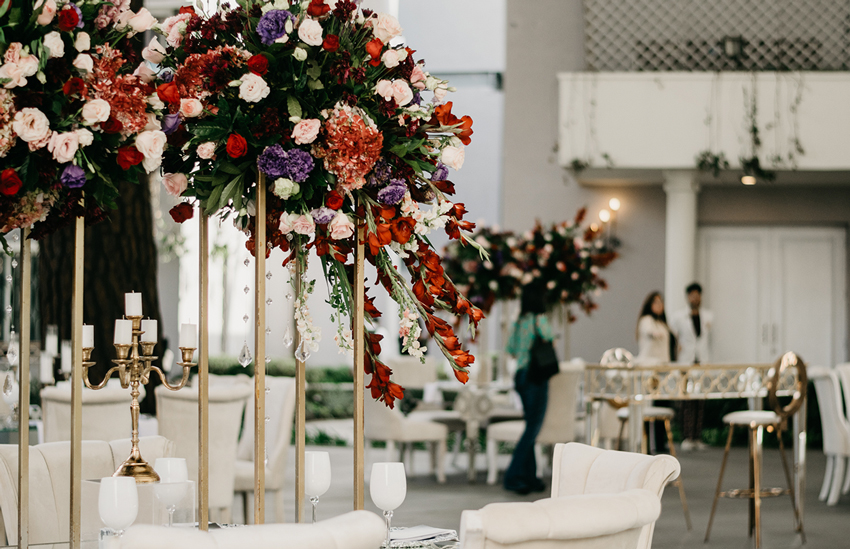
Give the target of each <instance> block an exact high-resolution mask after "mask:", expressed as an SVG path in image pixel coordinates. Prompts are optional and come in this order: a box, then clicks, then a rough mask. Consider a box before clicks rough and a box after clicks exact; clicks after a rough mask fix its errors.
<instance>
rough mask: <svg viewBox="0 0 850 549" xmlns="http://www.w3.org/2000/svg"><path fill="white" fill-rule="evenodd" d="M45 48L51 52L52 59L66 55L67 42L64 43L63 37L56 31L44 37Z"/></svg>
mask: <svg viewBox="0 0 850 549" xmlns="http://www.w3.org/2000/svg"><path fill="white" fill-rule="evenodd" d="M44 47H45V48H47V49H49V50H50V57H63V56H64V55H65V42H63V41H62V35H61V34H59V33H58V32H56V31H53V32H48V33H47V34H45V35H44Z"/></svg>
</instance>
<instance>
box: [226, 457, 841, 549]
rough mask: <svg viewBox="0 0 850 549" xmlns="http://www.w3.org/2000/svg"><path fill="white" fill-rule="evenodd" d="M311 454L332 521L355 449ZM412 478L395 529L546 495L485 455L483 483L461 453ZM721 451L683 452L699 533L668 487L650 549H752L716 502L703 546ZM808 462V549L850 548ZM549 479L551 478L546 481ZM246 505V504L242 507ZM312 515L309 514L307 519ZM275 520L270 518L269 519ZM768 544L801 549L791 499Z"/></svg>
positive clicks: (768, 518) (732, 475)
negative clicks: (495, 467) (317, 460)
mask: <svg viewBox="0 0 850 549" xmlns="http://www.w3.org/2000/svg"><path fill="white" fill-rule="evenodd" d="M308 449H312V450H327V451H329V452H330V456H331V466H332V470H333V474H332V477H333V480H332V484H331V488H330V490H329V491H328V493H327V494H325V495H324V496H323V497H322V498H321V499H320V502H319V519H320V520H321V519H322V518H327V517H331V516H334V515H337V514H340V513H344V512H346V511H348V510H350V509H352V494H353V488H352V471H353V466H352V449H351V448H350V447H347V448H346V447H310V448H308ZM415 454H416V455H415V457H414V464H413V470H412V472H411V471H410V470H409V471H408V488H407V498H406V499H405V501H404V503H403V504H402V506H401V507H399V508H398V509H397V510H396V511H395V515H394V519H393V524H395V525H399V526H415V525H418V524H427V525H431V526H440V527H446V528H455V529H456V528H458V527H459V525H460V514H461V512H462V511H463V510H464V509H479V508H481V507H483V506H484V505H486V504H488V503H491V502H497V501H533V500H535V499H539V498H541V497H545V494H537V495H531V496H527V497H521V496H517V495H516V494H513V493H511V492H506V491H505V490H503V489H502V488H501V486H498V485H497V486H488V485H487V484H486V483H485V476H486V466H485V462H484V456H483V455H479V456H478V460H477V466H478V482H477V483H475V484H470V483H469V482H467V480H466V473H465V467H466V463H467V461H466V457H465V456H463V455H461V456H460V457H459V459H458V461H457V467H454V466H452V465H451V463H450V461H451V457H448V458H447V460H448V461H449V463H447V469H446V471H447V474H448V482H447V483H446V484H444V485H440V484H437V482H436V480H435V479H434V477H433V475H430V474H428V472H429V462H428V456H427V453H426V452H424V451H420V452H415ZM722 455H723V451H722V449H719V448H709V449H707V450H705V451H702V452H689V453H685V454H680V461H681V463H682V469H683V471H684V481H685V489H686V492H687V497H688V504H689V506H690V511H691V517H692V520H693V524H694V529H693V530H692V531H690V532H689V531H688V530H687V529H686V527H685V520H684V516H683V514H682V507H681V504H680V502H679V495H678V491H677V490H676V489H675V487H668V488H667V489H666V490H665V492H664V496H663V501H662V511H661V517H660V518H659V520H658V522H657V525H656V529H655V536H654V540H653V547H654V548H655V549H665V548H667V549H673V548H684V547H705V548H706V549H711V548H716V549H725V548H735V549H737V548H742V549H744V548H748V547H753V546H754V545H753V543H752V541H751V540H750V539H749V538H748V536H747V504H746V502H745V501H744V500H730V499H722V500H720V502H719V503H718V511H717V516H716V517H715V521H714V527H713V529H712V533H711V540H710V541H709V543H708V544H705V545H703V537H704V536H705V528H706V525H707V523H708V516H709V512H710V510H711V502H712V498H713V494H714V489H715V486H716V483H717V475H718V473H719V469H720V460H721V458H722ZM385 458H386V452H385V451H384V450H379V449H375V450H367V455H366V461H367V466H366V481H367V489H366V508H367V509H370V510H372V511H376V512H377V508H376V507H374V506H373V505H372V502H371V501H369V493H368V476H369V469H370V467H371V464H372V463H373V462H375V461H383V460H385ZM290 459H291V461H290V462H289V463H288V464H287V465H288V467H287V469H288V470H289V471H290V472H289V475H290V478H289V479H288V480H287V486H288V487H291V486H292V485H293V482H294V478H293V474H294V473H293V472H292V471H293V467H292V464H293V463H294V450H291V452H290ZM509 459H510V456H507V455H504V456H500V460H501V462H502V463H501V467H502V469H504V467H506V466H507V463H508V461H509ZM807 459H808V469H807V475H808V483H807V488H806V502H805V505H806V506H805V527H806V535H807V537H808V543H807V544H806V545H805V547H806V548H808V549H832V548H850V494H848V495H846V496H843V497H842V498H841V500H840V501H839V502H838V504H837V505H835V506H833V507H828V506H827V505H826V504H825V503H822V502H820V501H818V492H819V491H820V487H821V483H822V481H823V474H824V468H825V464H826V460H825V458H824V455H823V453H821V452H820V451H819V450H814V451H810V452H809V453H808V454H807ZM764 467H765V476H764V479H765V483H766V484H767V485H771V486H782V485H783V482H784V481H783V475H782V465H781V462H780V460H779V454H778V451H776V450H765V456H764ZM546 480H547V481H548V479H546ZM746 482H747V461H746V449H744V448H738V449H733V451H732V454H731V456H730V458H729V465H728V466H727V474H726V478H725V480H724V487H725V488H734V487H744V486H745V485H746ZM240 503H241V502H240ZM293 505H294V496H293V494H292V490H291V488H288V489H287V495H286V506H287V508H286V518H287V521H291V520H293V519H294V511H293ZM240 509H241V505H235V506H234V517H233V518H234V520H235V521H237V522H238V521H240V519H241V515H242V512H241V511H240ZM307 516H309V513H308V515H307ZM267 517H268V518H269V520H271V512H270V510H269V512H268V513H267ZM762 518H763V539H762V547H763V548H765V549H773V548H783V549H784V548H791V547H803V545H802V543H801V539H800V537H799V536H798V535H796V534H795V533H794V527H793V524H794V521H793V514H792V509H791V505H790V501H789V499H788V498H787V496H786V497H781V498H772V499H769V500H766V501H765V502H764V503H763V506H762Z"/></svg>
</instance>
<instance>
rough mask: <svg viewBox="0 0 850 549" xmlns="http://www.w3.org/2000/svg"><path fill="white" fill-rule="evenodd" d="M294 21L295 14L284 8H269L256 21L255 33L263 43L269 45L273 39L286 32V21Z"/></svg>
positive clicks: (272, 42)
mask: <svg viewBox="0 0 850 549" xmlns="http://www.w3.org/2000/svg"><path fill="white" fill-rule="evenodd" d="M287 21H292V23H295V16H294V15H292V14H291V13H289V12H288V11H286V10H269V11H267V12H266V13H265V14H263V16H262V17H261V18H260V22H259V23H257V34H259V35H260V40H261V41H262V42H263V44H264V45H266V46H270V45H271V44H274V41H275V40H277V39H278V38H280V37H281V36H283V35H285V34H286V22H287Z"/></svg>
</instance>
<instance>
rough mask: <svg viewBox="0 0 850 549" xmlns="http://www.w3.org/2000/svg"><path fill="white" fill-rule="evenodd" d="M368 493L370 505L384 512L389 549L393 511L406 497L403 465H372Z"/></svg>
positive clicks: (405, 478)
mask: <svg viewBox="0 0 850 549" xmlns="http://www.w3.org/2000/svg"><path fill="white" fill-rule="evenodd" d="M369 493H370V495H371V496H372V503H374V504H375V506H376V507H378V509H381V510H383V511H384V518H385V519H386V521H387V549H389V547H390V523H391V522H392V518H393V511H394V510H395V509H396V508H397V507H398V506H399V505H401V504H402V502H404V497H405V496H406V495H407V477H405V475H404V463H375V464H373V465H372V477H371V478H370V480H369Z"/></svg>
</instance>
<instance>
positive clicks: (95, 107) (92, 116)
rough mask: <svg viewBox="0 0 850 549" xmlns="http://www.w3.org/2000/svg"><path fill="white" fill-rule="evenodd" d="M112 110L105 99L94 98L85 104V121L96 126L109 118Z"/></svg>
mask: <svg viewBox="0 0 850 549" xmlns="http://www.w3.org/2000/svg"><path fill="white" fill-rule="evenodd" d="M110 112H112V108H111V107H110V106H109V103H107V102H106V101H105V100H103V99H92V100H91V101H89V102H88V103H86V104H85V105H83V121H84V122H85V123H86V124H88V125H89V126H94V125H95V124H98V123H100V122H106V121H107V120H109V113H110Z"/></svg>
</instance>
